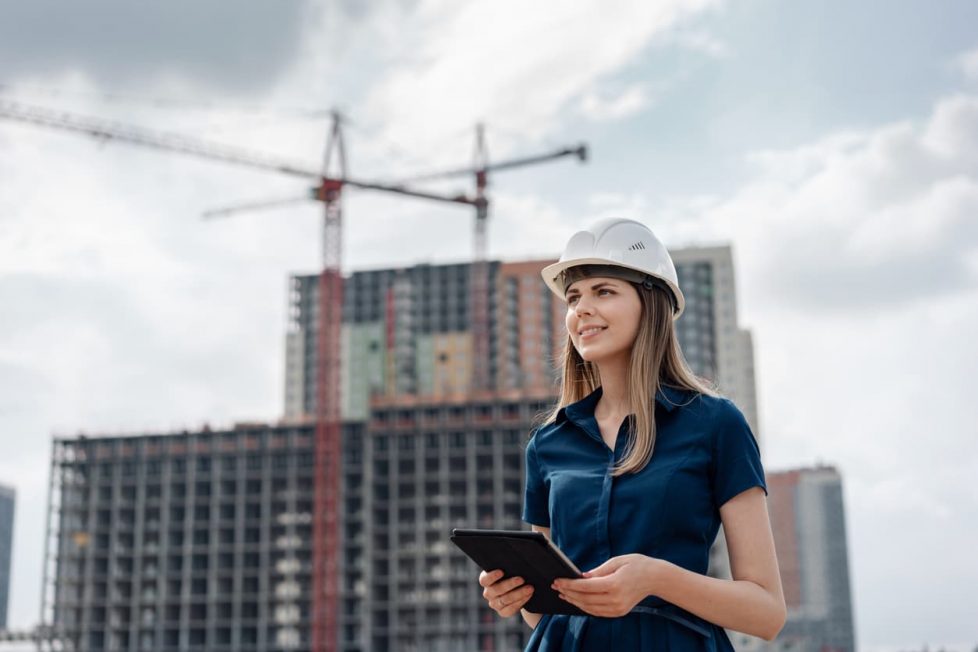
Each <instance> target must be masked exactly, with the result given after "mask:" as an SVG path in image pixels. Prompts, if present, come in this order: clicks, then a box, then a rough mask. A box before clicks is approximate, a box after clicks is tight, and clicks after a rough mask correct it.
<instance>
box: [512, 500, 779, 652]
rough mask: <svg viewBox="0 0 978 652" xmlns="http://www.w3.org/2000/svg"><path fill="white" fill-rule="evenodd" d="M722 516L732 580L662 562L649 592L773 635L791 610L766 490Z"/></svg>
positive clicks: (734, 503) (733, 503)
mask: <svg viewBox="0 0 978 652" xmlns="http://www.w3.org/2000/svg"><path fill="white" fill-rule="evenodd" d="M720 519H721V520H722V522H723V531H724V533H725V535H726V538H727V550H728V552H729V554H730V572H731V575H732V576H733V580H732V581H730V580H721V579H716V578H713V577H708V576H706V575H700V574H699V573H694V572H692V571H688V570H686V569H684V568H681V567H679V566H676V565H675V564H671V563H668V562H662V563H658V564H654V565H651V566H650V568H651V569H653V570H652V571H651V572H650V576H649V586H648V588H649V593H650V594H653V595H656V596H658V597H660V598H662V599H663V600H666V601H667V602H671V603H672V604H674V605H676V606H678V607H681V608H683V609H685V610H686V611H689V612H690V613H693V614H696V615H697V616H699V617H701V618H703V619H705V620H708V621H710V622H712V623H716V624H717V625H720V626H721V627H726V628H729V629H733V630H736V631H738V632H744V633H745V634H751V635H753V636H760V637H761V638H763V639H765V640H768V641H771V640H774V637H776V636H777V635H778V632H780V631H781V628H782V627H784V621H785V617H786V609H785V604H784V593H783V592H782V589H781V575H780V573H779V571H778V559H777V556H776V555H775V551H774V537H773V535H772V534H771V523H770V520H769V519H768V513H767V502H766V500H765V496H764V491H763V490H762V489H761V488H760V487H754V488H752V489H748V490H747V491H744V492H742V493H740V494H738V495H737V496H734V497H733V498H731V499H730V500H728V501H727V502H726V503H725V504H724V505H723V506H721V507H720ZM660 561H661V560H660ZM524 618H525V616H524Z"/></svg>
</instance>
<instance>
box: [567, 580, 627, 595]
mask: <svg viewBox="0 0 978 652" xmlns="http://www.w3.org/2000/svg"><path fill="white" fill-rule="evenodd" d="M613 584H614V580H613V579H610V578H606V577H595V578H594V579H587V580H561V581H560V583H559V584H558V586H557V587H556V589H557V590H558V591H575V592H577V593H607V592H608V591H609V590H610V589H611V588H612V585H613Z"/></svg>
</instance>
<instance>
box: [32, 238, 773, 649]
mask: <svg viewBox="0 0 978 652" xmlns="http://www.w3.org/2000/svg"><path fill="white" fill-rule="evenodd" d="M673 256H674V259H675V260H676V264H677V271H678V273H679V276H680V283H681V284H682V287H683V289H684V292H685V294H686V299H687V308H686V312H685V313H684V315H683V317H682V318H681V319H680V321H679V322H678V323H677V326H678V329H679V336H680V340H681V342H682V345H683V348H684V350H685V351H686V353H687V357H688V359H689V361H690V363H691V366H692V367H693V369H694V371H696V372H697V373H699V374H701V375H703V376H706V377H708V378H711V379H714V380H716V381H717V382H718V384H719V386H720V388H721V390H722V391H724V393H726V394H727V395H729V396H731V397H732V398H734V400H735V401H737V402H738V404H740V406H741V408H742V409H743V411H744V413H745V414H746V415H747V416H748V419H749V420H750V421H751V423H752V424H753V425H754V426H755V431H756V426H757V423H756V416H755V415H756V409H755V406H754V389H753V366H752V353H751V351H750V338H749V335H748V334H747V333H746V332H745V331H742V330H740V329H738V327H737V323H736V306H735V299H734V296H735V295H734V281H733V268H732V264H731V256H730V251H729V249H728V248H711V249H696V250H692V249H691V250H682V251H675V252H673ZM549 262H550V261H527V262H519V263H500V262H492V263H489V264H488V265H487V267H488V272H489V293H488V294H489V297H488V299H489V301H488V305H489V311H488V316H489V320H488V321H489V334H490V339H489V347H488V348H489V351H488V353H489V364H488V367H487V371H486V373H488V374H489V378H488V379H483V382H482V383H479V385H480V386H481V387H482V388H485V387H488V388H489V389H473V388H474V387H476V383H474V382H473V375H474V374H475V373H476V372H475V369H476V366H475V365H474V364H473V350H474V345H473V341H472V339H473V338H472V335H471V332H470V330H471V329H470V324H471V318H470V314H469V311H470V309H471V303H470V302H469V301H468V299H467V297H468V288H469V281H470V279H469V274H470V273H471V266H469V265H466V264H458V265H416V266H413V267H408V268H400V269H385V270H370V271H360V272H355V273H353V274H352V275H351V276H350V277H348V278H346V279H345V280H344V282H343V285H344V292H343V303H344V308H343V315H342V331H341V337H342V342H343V349H342V350H343V359H342V377H341V390H342V391H341V401H342V420H343V423H342V430H341V434H342V453H341V455H342V459H341V464H340V465H339V468H340V473H341V478H340V480H341V482H340V493H339V497H338V500H337V501H336V503H335V505H333V509H334V510H335V511H334V513H335V515H336V516H337V518H338V519H339V523H340V525H341V532H342V533H341V539H340V545H338V546H336V547H335V549H333V548H328V549H324V548H322V547H317V546H315V545H314V543H313V542H314V540H315V537H314V535H313V530H312V528H313V525H312V523H313V522H314V520H315V516H316V515H315V514H314V511H315V510H314V504H315V497H314V495H315V477H314V476H315V439H316V423H315V422H316V409H315V400H316V399H315V397H316V392H317V387H316V378H317V374H316V372H315V370H316V369H317V365H318V361H317V359H316V355H317V351H318V348H317V346H316V333H317V332H318V328H319V324H318V320H319V319H320V314H319V308H318V306H319V305H320V301H319V300H318V297H317V296H316V293H317V292H318V291H319V287H321V285H320V284H319V283H318V280H319V277H315V276H295V277H293V278H292V279H291V281H290V287H291V292H290V299H289V303H290V318H289V330H288V334H287V344H286V348H287V356H286V357H287V373H286V418H285V419H284V420H283V422H282V423H280V424H277V425H264V424H246V425H240V426H237V427H235V428H232V429H228V430H221V431H216V430H215V431H210V430H203V431H199V432H192V433H187V432H184V433H172V434H141V435H134V436H128V437H118V436H116V437H81V436H79V437H76V438H70V439H58V440H56V441H55V444H54V452H53V458H52V474H51V478H52V491H51V507H50V511H49V518H48V523H49V529H50V532H49V537H48V539H47V540H48V553H47V563H46V565H45V588H44V608H45V614H44V622H45V624H52V625H53V627H54V630H55V633H56V635H57V637H58V638H59V639H60V640H61V641H63V642H64V644H65V645H66V646H67V647H69V648H73V649H85V650H163V651H170V650H172V651H174V652H176V651H177V650H241V651H242V652H259V651H261V652H265V651H272V650H275V651H278V650H282V651H285V650H296V649H310V647H313V639H314V636H313V634H312V632H313V630H314V628H315V623H314V622H313V621H314V619H315V617H316V615H315V609H314V608H313V605H314V604H315V599H314V596H313V591H314V587H315V582H314V580H313V569H314V567H315V565H316V563H317V561H318V562H324V559H323V556H325V555H332V556H333V557H332V558H330V559H328V560H325V561H326V562H328V564H327V565H333V564H335V568H336V569H337V570H336V573H337V576H338V577H337V579H338V583H337V586H338V596H337V599H336V600H335V601H334V602H333V604H335V608H336V609H337V611H338V613H336V614H334V615H333V616H334V619H335V620H334V622H335V623H336V628H335V631H336V637H335V640H329V641H327V642H326V649H335V650H342V651H344V652H354V651H356V652H367V651H368V650H369V651H373V652H383V651H386V650H391V651H393V650H397V651H408V650H417V651H421V650H424V651H428V650H432V651H437V650H452V651H454V650H465V651H466V652H468V651H471V650H516V649H519V648H521V647H522V646H523V644H524V643H525V640H526V638H527V636H528V634H529V630H528V628H527V627H526V626H525V625H524V624H523V623H522V621H521V620H520V619H519V618H511V619H507V620H503V619H500V618H498V617H496V615H495V614H494V612H492V611H491V610H490V609H489V608H488V607H487V606H486V604H485V601H484V600H483V598H482V596H481V588H480V587H479V586H478V584H477V582H476V578H477V575H478V569H477V568H476V566H475V565H474V564H473V563H472V562H471V561H470V560H469V559H468V558H467V557H465V556H464V555H463V554H462V553H460V552H459V551H457V550H456V549H455V548H454V546H452V545H451V544H450V542H449V540H448V536H449V533H450V532H451V529H452V528H453V527H483V528H504V529H515V528H520V527H523V524H522V523H521V521H520V508H521V501H522V478H523V468H522V467H523V453H522V450H523V446H524V444H525V442H526V440H527V437H528V434H529V432H530V430H531V429H532V427H533V426H534V425H535V424H536V423H538V422H539V418H540V417H541V415H543V414H544V413H545V412H546V411H547V409H548V408H549V407H551V406H552V404H553V400H554V398H555V397H554V391H555V386H554V374H555V371H554V360H555V358H556V357H557V356H558V354H559V349H560V347H562V346H563V342H564V339H565V337H566V335H565V333H564V328H563V311H564V307H563V306H562V305H561V303H560V302H559V300H557V299H556V298H555V297H553V296H552V295H551V294H550V293H549V292H548V291H547V290H546V289H545V287H544V286H543V283H542V282H541V281H540V277H539V272H540V270H541V269H542V268H543V267H544V266H545V265H546V264H547V263H549ZM486 380H488V382H485V381H486Z"/></svg>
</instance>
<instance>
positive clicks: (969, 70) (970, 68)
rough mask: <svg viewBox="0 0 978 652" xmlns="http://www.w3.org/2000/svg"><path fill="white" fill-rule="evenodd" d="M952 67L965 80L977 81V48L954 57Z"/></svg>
mask: <svg viewBox="0 0 978 652" xmlns="http://www.w3.org/2000/svg"><path fill="white" fill-rule="evenodd" d="M952 67H953V68H954V69H955V70H956V71H957V72H958V73H960V74H961V75H963V76H964V78H965V79H970V80H972V81H978V48H974V49H972V50H968V51H966V52H962V53H961V54H959V55H958V56H956V57H954V59H953V60H952Z"/></svg>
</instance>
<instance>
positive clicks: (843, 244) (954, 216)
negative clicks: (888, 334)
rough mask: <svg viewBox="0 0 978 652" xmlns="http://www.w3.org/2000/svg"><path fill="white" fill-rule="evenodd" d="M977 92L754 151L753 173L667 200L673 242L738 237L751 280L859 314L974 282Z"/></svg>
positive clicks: (761, 287) (802, 300) (770, 291)
mask: <svg viewBox="0 0 978 652" xmlns="http://www.w3.org/2000/svg"><path fill="white" fill-rule="evenodd" d="M976 151H978V97H972V96H966V95H955V96H950V97H946V98H943V99H942V100H940V101H939V102H938V103H937V104H936V105H935V107H934V109H933V111H932V113H931V115H930V116H929V117H928V119H927V120H926V122H924V123H923V124H913V123H910V122H904V123H897V124H892V125H886V126H882V127H879V128H876V129H872V130H868V131H865V132H861V133H860V132H848V133H840V134H833V135H830V136H827V137H825V138H822V139H820V140H818V141H816V142H814V143H812V144H809V145H805V146H801V147H798V148H795V149H788V150H779V151H765V152H758V153H755V154H753V155H752V156H751V157H750V159H749V160H750V161H751V162H752V163H753V165H754V166H755V169H756V173H755V176H754V177H753V178H752V179H751V180H750V181H749V182H748V183H747V184H745V185H744V186H743V187H742V188H741V189H740V190H739V191H738V192H737V193H736V194H735V195H734V196H733V197H731V198H730V199H728V200H726V201H723V202H720V203H716V204H714V205H712V206H710V207H706V208H704V207H703V206H695V207H694V206H689V207H686V208H683V207H682V206H678V207H677V206H675V205H674V206H673V207H672V210H673V217H672V219H673V220H674V222H675V227H674V228H673V229H672V230H671V231H672V234H673V235H674V237H676V238H677V239H679V240H684V239H690V238H693V237H697V236H698V237H703V236H704V235H706V237H708V238H709V237H712V238H715V239H726V238H729V239H731V240H733V241H734V242H735V243H737V247H738V250H739V252H740V257H741V259H742V260H743V261H745V271H746V272H747V273H748V274H750V275H751V287H752V288H753V289H754V290H755V291H756V292H758V293H759V294H760V293H764V294H767V295H769V296H771V297H775V298H777V300H779V301H781V302H783V303H784V305H786V306H806V307H813V306H817V307H818V308H819V309H820V310H836V311H851V310H856V311H861V312H865V311H867V310H871V309H880V308H887V307H894V306H902V305H907V304H913V303H916V302H921V301H927V300H929V299H931V298H933V297H937V296H943V295H949V294H954V293H958V292H961V291H966V290H969V289H973V288H974V287H975V286H976V283H978V275H976V269H975V262H974V261H975V258H976V256H978V221H976V220H975V219H974V215H976V214H978V155H976V153H975V152H976Z"/></svg>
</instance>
